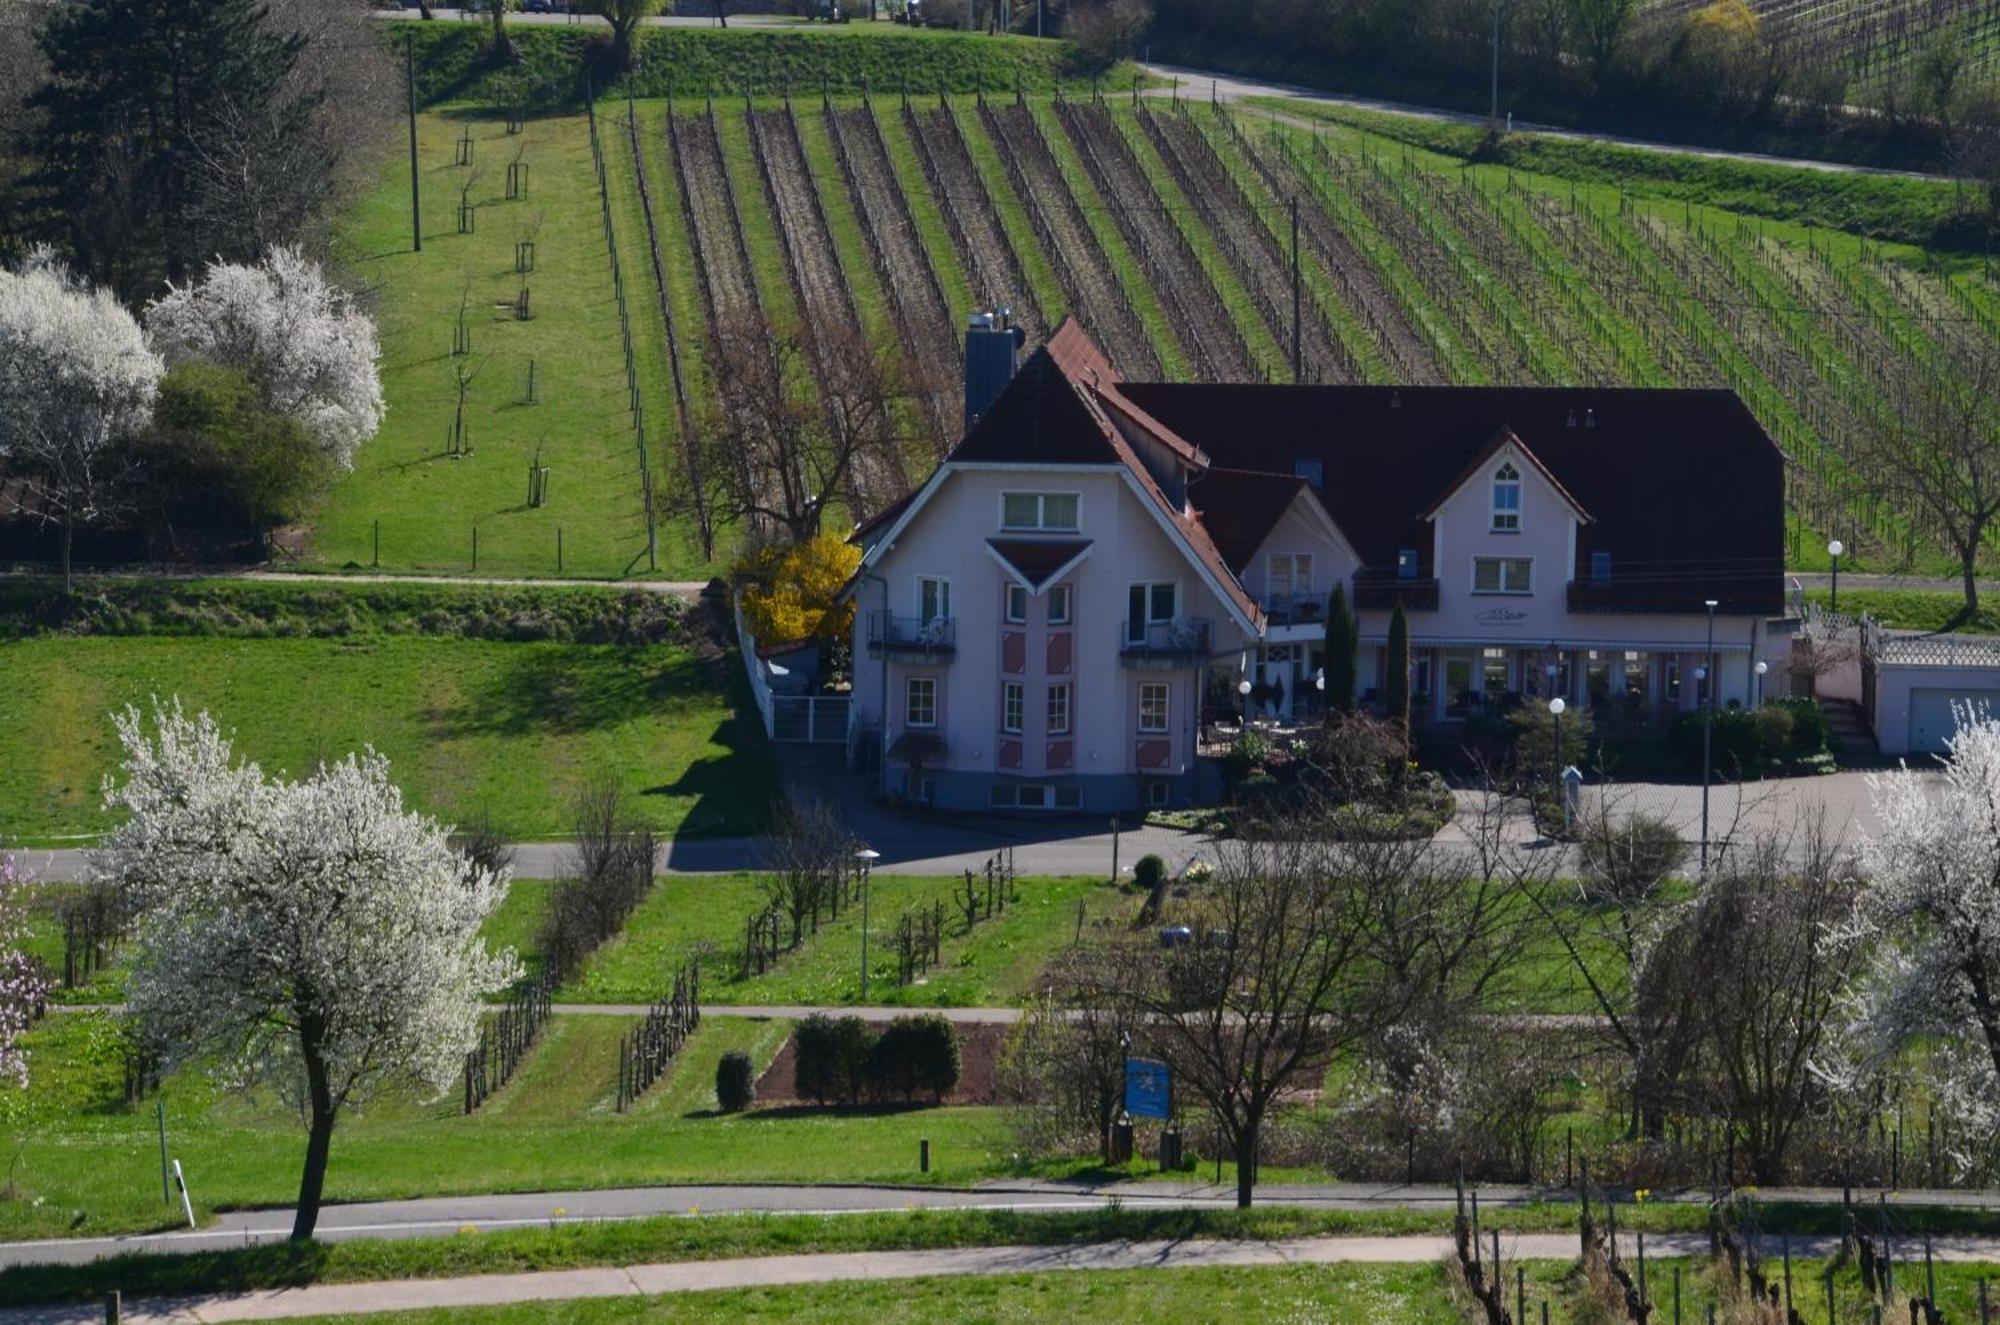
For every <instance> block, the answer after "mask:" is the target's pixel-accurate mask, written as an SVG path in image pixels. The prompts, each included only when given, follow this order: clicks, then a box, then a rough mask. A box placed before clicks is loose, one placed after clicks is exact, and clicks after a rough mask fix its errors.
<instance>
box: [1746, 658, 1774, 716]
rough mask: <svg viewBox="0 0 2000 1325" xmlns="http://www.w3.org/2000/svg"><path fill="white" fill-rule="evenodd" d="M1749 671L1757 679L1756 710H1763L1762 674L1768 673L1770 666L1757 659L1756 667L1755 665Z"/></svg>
mask: <svg viewBox="0 0 2000 1325" xmlns="http://www.w3.org/2000/svg"><path fill="white" fill-rule="evenodd" d="M1750 670H1751V672H1753V673H1754V674H1755V675H1756V677H1757V707H1758V708H1763V707H1764V673H1766V672H1768V671H1770V670H1771V664H1769V663H1767V662H1765V661H1764V660H1763V659H1762V658H1759V659H1758V660H1757V665H1756V666H1755V667H1752V668H1751V669H1750Z"/></svg>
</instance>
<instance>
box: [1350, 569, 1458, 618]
mask: <svg viewBox="0 0 2000 1325" xmlns="http://www.w3.org/2000/svg"><path fill="white" fill-rule="evenodd" d="M1397 603H1401V604H1402V605H1403V610H1404V611H1405V612H1435V611H1437V605H1438V582H1437V579H1436V577H1435V576H1432V577H1429V578H1423V577H1419V576H1415V575H1410V574H1407V573H1405V572H1404V571H1403V570H1402V569H1401V568H1399V567H1396V566H1363V567H1362V568H1361V569H1360V570H1358V571H1356V572H1354V610H1355V611H1357V612H1365V611H1370V610H1376V611H1383V612H1386V611H1389V610H1391V609H1392V608H1394V607H1395V606H1396V604H1397Z"/></svg>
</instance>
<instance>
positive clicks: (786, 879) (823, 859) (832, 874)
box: [761, 798, 854, 947]
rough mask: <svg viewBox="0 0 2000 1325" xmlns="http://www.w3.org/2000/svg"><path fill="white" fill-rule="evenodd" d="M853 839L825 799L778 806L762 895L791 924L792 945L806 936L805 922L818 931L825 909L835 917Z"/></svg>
mask: <svg viewBox="0 0 2000 1325" xmlns="http://www.w3.org/2000/svg"><path fill="white" fill-rule="evenodd" d="M853 841H854V835H853V834H852V833H850V832H848V830H847V825H846V824H845V823H843V822H842V821H841V817H840V812H839V811H838V810H837V809H835V808H834V807H833V806H832V805H830V804H828V803H827V802H826V801H823V800H818V799H814V798H805V799H800V800H793V801H787V802H786V803H785V804H783V805H781V806H780V807H779V808H778V811H777V813H776V815H775V816H774V817H773V819H772V823H771V831H770V833H769V834H767V835H766V837H765V838H764V844H763V851H762V853H761V854H762V856H763V859H764V860H765V862H766V863H767V864H768V865H769V866H770V872H769V873H768V874H766V875H765V876H764V894H765V896H766V897H768V898H769V899H770V903H771V906H772V907H774V908H775V909H777V910H778V911H780V912H782V913H784V915H785V916H786V917H787V918H788V919H789V920H790V921H791V922H792V946H794V947H797V946H798V944H799V942H800V941H801V940H802V939H803V938H804V937H805V932H806V924H807V922H808V921H810V922H811V924H812V927H813V930H814V931H815V932H817V931H818V929H819V919H820V913H821V912H822V911H823V910H826V909H829V908H831V909H832V910H833V911H834V913H835V914H838V913H839V907H840V890H841V889H842V888H843V887H844V886H845V884H846V881H847V862H848V854H849V849H850V847H851V846H852V845H853Z"/></svg>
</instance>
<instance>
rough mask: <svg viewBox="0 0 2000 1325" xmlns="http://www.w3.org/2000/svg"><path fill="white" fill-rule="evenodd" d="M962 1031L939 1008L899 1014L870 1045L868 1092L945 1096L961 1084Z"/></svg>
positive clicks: (880, 1096) (878, 1095)
mask: <svg viewBox="0 0 2000 1325" xmlns="http://www.w3.org/2000/svg"><path fill="white" fill-rule="evenodd" d="M960 1068H961V1064H960V1059H959V1052H958V1033H957V1032H956V1031H954V1030H953V1029H952V1026H951V1023H950V1022H949V1021H947V1020H946V1019H945V1018H944V1017H942V1016H940V1015H939V1014H937V1013H935V1012H931V1013H926V1014H925V1015H923V1016H921V1017H898V1018H896V1019H895V1020H894V1021H892V1022H890V1023H889V1024H888V1025H886V1026H884V1027H883V1028H882V1030H881V1032H880V1033H879V1034H877V1035H876V1036H875V1039H874V1042H873V1043H872V1044H870V1045H869V1046H868V1053H867V1063H866V1068H865V1070H866V1074H867V1086H868V1093H869V1094H870V1095H871V1096H873V1097H875V1098H878V1099H886V1098H895V1099H903V1100H907V1099H912V1098H914V1097H915V1096H917V1095H919V1094H926V1095H929V1096H931V1097H932V1098H933V1099H938V1100H942V1099H943V1098H944V1097H945V1096H946V1095H948V1094H950V1093H951V1091H952V1089H953V1087H955V1086H957V1085H958V1078H959V1073H960Z"/></svg>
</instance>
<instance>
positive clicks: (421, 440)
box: [308, 114, 710, 579]
mask: <svg viewBox="0 0 2000 1325" xmlns="http://www.w3.org/2000/svg"><path fill="white" fill-rule="evenodd" d="M600 129H601V131H602V132H603V135H604V149H605V153H606V156H607V158H611V157H613V154H614V153H615V152H623V153H624V154H625V156H626V157H628V158H629V156H630V148H629V146H627V145H626V143H625V141H624V139H623V137H622V128H620V127H619V126H617V125H616V124H614V122H613V120H612V118H611V117H610V116H609V115H606V116H604V117H603V118H601V120H600ZM418 131H419V161H420V163H421V168H420V174H421V177H422V181H423V231H424V247H423V251H422V252H421V253H417V252H412V251H411V248H410V196H409V193H410V191H409V173H408V165H407V162H406V161H405V160H404V159H403V158H401V157H398V158H397V159H396V160H395V161H394V162H392V163H390V164H388V165H385V166H384V168H383V179H382V183H381V185H380V187H379V188H377V189H376V190H375V191H374V192H372V193H371V194H369V195H368V196H366V197H365V198H364V199H363V200H362V201H361V202H360V203H359V204H358V205H357V207H356V208H355V210H354V211H353V212H352V213H351V215H350V217H349V220H348V224H347V225H346V227H345V228H344V229H343V232H342V236H341V238H342V241H343V250H344V253H345V256H346V262H345V264H344V266H345V271H344V273H343V274H344V276H345V278H346V279H347V280H348V281H349V282H350V283H352V284H355V285H358V286H360V287H363V288H365V289H366V290H367V291H368V292H369V294H368V306H369V310H370V312H371V313H372V314H373V315H374V317H375V319H376V323H377V326H378V327H379V329H380V332H381V339H382V364H381V369H382V389H383V393H384V395H385V397H386V399H387V402H388V413H387V415H386V417H385V418H384V420H383V425H382V431H381V432H380V433H379V434H378V435H377V436H376V437H374V438H373V439H372V440H371V441H369V442H368V444H367V445H366V446H364V447H362V448H361V451H360V453H359V454H358V455H357V456H356V458H355V468H354V471H353V472H352V473H350V474H348V475H346V476H345V477H343V478H342V479H341V480H340V482H339V483H338V484H336V485H335V487H334V490H333V493H332V495H331V496H330V498H329V499H328V500H327V502H326V504H325V506H324V508H323V509H322V510H321V511H320V513H319V514H318V516H317V517H316V518H315V519H314V521H313V522H312V534H311V541H310V544H309V548H308V556H309V558H310V559H311V560H313V561H315V562H317V563H320V564H323V565H326V566H331V567H338V566H344V565H349V564H354V565H360V566H370V565H373V564H374V563H375V557H376V543H375V534H376V525H377V522H378V521H379V523H380V530H381V545H380V558H381V559H380V565H381V568H382V569H384V570H394V571H429V572H438V573H459V574H463V573H467V572H470V571H471V570H472V569H473V529H474V527H475V526H477V528H478V531H479V557H478V570H479V571H481V572H482V573H486V574H499V575H532V576H555V575H558V574H562V575H566V576H586V577H593V578H606V577H618V576H644V575H647V574H649V573H653V572H650V571H649V568H648V566H647V562H646V523H645V515H644V503H643V500H642V496H641V492H642V485H641V481H640V466H639V457H638V449H637V446H636V443H635V441H634V437H633V431H632V418H631V414H630V412H629V407H628V399H627V392H626V380H625V358H624V348H623V338H622V336H621V335H620V331H619V321H618V304H617V297H616V293H615V290H614V287H613V285H612V280H611V267H610V261H609V257H608V254H607V251H606V248H605V243H604V226H603V212H602V204H601V202H600V200H599V195H598V188H597V175H596V171H595V168H594V167H593V165H592V161H591V152H590V135H589V130H588V126H587V122H586V121H585V119H584V118H583V117H582V116H580V115H569V116H559V117H554V118H549V119H531V120H529V121H527V122H526V124H525V126H524V127H523V129H522V131H521V132H520V133H518V134H509V133H508V132H507V127H506V122H505V120H504V118H474V117H461V116H456V115H448V114H427V115H424V116H422V117H420V118H419V121H418ZM468 133H469V134H470V135H471V137H472V143H473V147H472V165H470V166H468V167H461V166H459V165H457V164H456V161H457V155H458V150H459V149H458V143H459V140H460V138H461V136H462V135H464V134H468ZM516 153H519V161H520V164H521V165H522V166H523V167H524V168H525V174H526V180H527V184H526V189H527V192H526V197H524V198H519V199H515V200H512V201H509V200H507V199H506V197H505V195H506V187H507V174H508V168H509V166H510V165H512V164H513V163H514V162H515V159H516ZM462 189H464V190H465V192H464V197H465V198H466V199H467V200H468V201H470V202H471V203H472V204H474V205H475V206H476V208H477V211H476V214H475V215H476V220H475V221H474V225H475V229H474V232H473V233H471V234H460V233H458V228H459V227H458V216H457V212H458V205H459V200H460V197H461V190H462ZM628 220H629V218H627V217H620V218H619V224H620V225H621V227H623V226H625V225H626V224H628ZM528 240H531V241H532V242H533V244H534V269H533V270H532V271H530V272H526V273H521V272H516V271H515V247H516V245H517V244H518V243H521V242H523V241H528ZM619 241H620V243H619V246H620V248H621V249H622V250H624V253H625V258H626V263H627V266H628V268H632V269H629V270H627V271H626V272H625V277H626V283H627V296H628V298H629V300H630V307H631V313H632V316H633V319H634V330H635V334H636V333H637V332H638V331H639V330H640V329H641V328H642V327H645V328H650V327H651V326H652V325H653V324H654V323H657V321H658V313H657V311H655V312H653V313H651V314H648V312H647V309H648V308H649V307H653V305H652V302H651V301H652V299H653V294H652V273H651V271H650V269H649V268H648V266H646V265H642V264H638V263H635V262H634V261H633V259H634V257H635V255H636V254H640V253H643V252H644V235H643V233H640V234H636V235H630V236H628V235H626V234H625V233H624V231H623V229H622V228H621V230H620V233H619ZM523 289H525V290H526V291H527V292H528V306H529V310H530V313H531V316H530V317H529V318H528V319H527V320H520V319H517V318H516V316H515V313H514V307H513V305H514V301H515V300H516V299H517V297H518V296H519V295H520V294H521V292H522V290H523ZM461 303H463V304H464V306H465V319H466V325H467V328H468V331H469V333H470V337H471V353H470V354H469V355H466V356H463V357H459V356H455V355H454V354H453V352H452V351H453V328H454V325H455V324H456V323H457V321H458V317H459V309H460V305H461ZM649 317H650V319H651V320H650V321H644V319H647V318H649ZM531 364H532V365H533V369H534V375H535V383H534V388H535V403H529V400H528V374H529V368H530V365H531ZM460 366H463V367H464V368H465V369H466V371H467V372H468V373H469V374H470V375H471V382H470V385H469V389H468V394H467V399H466V428H467V438H468V441H469V444H470V454H469V455H465V456H463V457H460V458H453V456H452V455H451V454H450V446H449V440H450V429H451V425H452V421H453V416H454V413H455V411H456V407H457V396H458V381H457V378H458V369H459V367H460ZM653 408H654V409H655V410H658V409H659V408H660V407H659V403H658V401H657V399H656V400H655V402H654V405H653ZM648 422H649V429H650V430H651V431H653V432H654V433H656V434H657V435H656V436H654V437H653V438H652V439H651V440H652V442H653V446H652V449H651V460H652V468H653V471H654V474H655V477H656V479H658V480H659V481H660V482H661V483H662V484H664V483H665V482H667V481H668V480H670V479H671V478H672V477H673V475H674V474H675V473H677V472H678V470H677V466H678V460H677V458H676V453H675V452H674V450H673V446H674V439H673V437H672V435H671V432H670V427H671V420H670V417H668V418H654V419H649V421H648ZM537 456H539V457H540V461H541V463H542V464H543V465H545V466H547V467H548V469H549V471H550V473H549V496H548V500H547V502H546V504H544V505H542V506H540V507H530V506H529V505H528V471H529V468H530V467H531V465H532V464H533V463H534V462H535V460H536V457H537ZM559 530H560V533H561V539H562V561H561V566H560V569H558V564H557V534H558V531H559ZM709 573H710V570H709V568H708V567H706V566H705V565H704V564H703V563H702V562H701V557H700V551H699V547H698V545H693V544H691V541H690V539H689V538H688V537H687V536H686V529H685V526H683V525H679V524H673V523H669V522H667V521H665V520H664V519H663V520H661V522H660V547H659V560H658V567H657V574H658V575H660V576H663V577H667V578H678V579H688V578H703V577H705V576H706V575H707V574H709Z"/></svg>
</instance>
